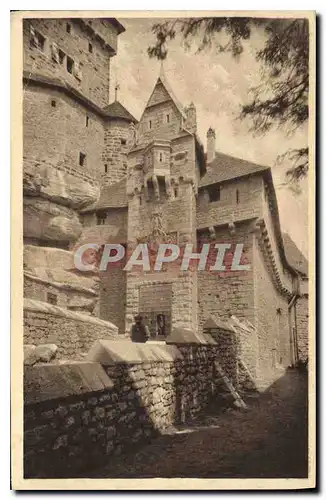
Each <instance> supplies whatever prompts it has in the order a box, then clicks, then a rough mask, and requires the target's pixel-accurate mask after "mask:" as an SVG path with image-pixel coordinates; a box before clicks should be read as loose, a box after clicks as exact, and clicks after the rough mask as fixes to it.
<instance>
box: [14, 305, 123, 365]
mask: <svg viewBox="0 0 326 500" xmlns="http://www.w3.org/2000/svg"><path fill="white" fill-rule="evenodd" d="M117 335H118V329H117V327H116V326H115V325H113V324H112V323H109V322H108V321H102V320H100V319H98V318H95V317H93V316H89V315H87V314H82V313H80V312H73V311H68V310H66V309H63V308H62V307H58V306H54V305H51V304H47V303H45V302H39V301H37V300H33V299H24V344H34V345H39V344H56V345H57V346H58V351H57V356H56V357H57V359H64V358H65V359H81V358H82V357H83V356H85V355H86V353H87V352H88V351H89V349H90V347H91V346H92V345H93V343H94V342H95V341H96V340H97V339H99V338H114V337H117Z"/></svg>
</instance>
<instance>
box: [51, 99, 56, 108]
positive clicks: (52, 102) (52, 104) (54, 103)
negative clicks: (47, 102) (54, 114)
mask: <svg viewBox="0 0 326 500" xmlns="http://www.w3.org/2000/svg"><path fill="white" fill-rule="evenodd" d="M56 105H57V101H56V100H55V99H52V101H51V106H52V108H55V107H56Z"/></svg>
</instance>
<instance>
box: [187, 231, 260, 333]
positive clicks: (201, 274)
mask: <svg viewBox="0 0 326 500" xmlns="http://www.w3.org/2000/svg"><path fill="white" fill-rule="evenodd" d="M215 235H216V236H215V239H214V241H213V240H211V241H209V240H208V234H206V233H199V234H198V245H200V244H201V243H204V242H207V241H208V242H210V243H211V245H214V244H215V243H230V244H231V245H232V247H231V249H230V252H226V256H225V259H224V263H225V266H226V270H225V271H209V270H205V271H198V273H197V279H198V315H199V318H198V323H199V331H202V328H203V324H204V323H205V321H206V320H207V319H208V318H209V317H210V316H211V315H213V316H215V317H217V318H219V319H221V320H223V321H228V320H229V318H230V317H231V316H232V315H233V314H235V315H236V316H237V317H238V318H239V319H240V320H242V319H247V320H248V321H250V322H253V321H254V299H253V251H252V241H253V234H252V232H250V224H249V223H242V224H236V233H235V234H233V235H231V234H230V232H229V231H228V230H227V229H226V228H225V227H219V228H216V229H215ZM238 243H243V244H244V247H243V259H244V260H243V261H241V263H242V264H249V265H250V269H249V270H248V271H231V270H230V266H231V263H232V259H233V254H234V248H235V244H238ZM214 261H215V257H214V260H213V262H212V264H213V263H214Z"/></svg>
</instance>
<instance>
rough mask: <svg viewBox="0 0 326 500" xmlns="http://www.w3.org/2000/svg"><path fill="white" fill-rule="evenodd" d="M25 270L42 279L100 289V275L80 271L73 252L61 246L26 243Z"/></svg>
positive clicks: (72, 285) (71, 285)
mask: <svg viewBox="0 0 326 500" xmlns="http://www.w3.org/2000/svg"><path fill="white" fill-rule="evenodd" d="M24 271H25V273H27V274H28V275H31V276H34V277H35V278H38V279H40V280H44V281H51V282H54V283H56V284H59V283H61V284H64V285H66V286H69V287H71V288H73V287H77V288H85V289H90V290H95V291H97V290H98V282H99V278H98V276H97V275H96V274H93V273H81V272H78V271H77V270H76V268H75V264H74V254H73V252H69V251H67V250H62V249H60V248H50V247H37V246H34V245H24Z"/></svg>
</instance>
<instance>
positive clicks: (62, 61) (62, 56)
mask: <svg viewBox="0 0 326 500" xmlns="http://www.w3.org/2000/svg"><path fill="white" fill-rule="evenodd" d="M65 57H66V54H65V53H64V52H63V51H62V50H60V49H59V63H60V64H64V62H65Z"/></svg>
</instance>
